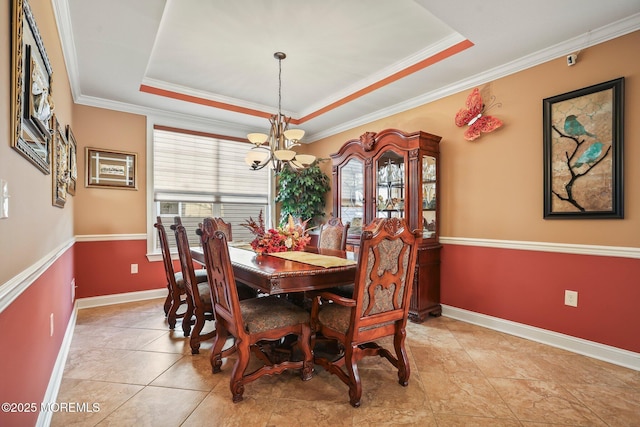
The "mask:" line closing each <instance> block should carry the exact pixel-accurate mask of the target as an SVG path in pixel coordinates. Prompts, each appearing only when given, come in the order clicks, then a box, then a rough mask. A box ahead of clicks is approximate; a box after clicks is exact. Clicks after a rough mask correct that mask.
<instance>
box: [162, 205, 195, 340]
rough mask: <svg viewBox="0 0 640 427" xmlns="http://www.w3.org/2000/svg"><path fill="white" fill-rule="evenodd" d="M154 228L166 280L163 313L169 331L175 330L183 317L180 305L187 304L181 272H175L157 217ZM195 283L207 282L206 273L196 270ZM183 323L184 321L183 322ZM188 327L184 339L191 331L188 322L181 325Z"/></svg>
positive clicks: (164, 232)
mask: <svg viewBox="0 0 640 427" xmlns="http://www.w3.org/2000/svg"><path fill="white" fill-rule="evenodd" d="M156 221H157V222H156V223H155V224H154V227H155V228H156V229H157V230H158V243H159V245H160V251H161V253H162V261H163V263H164V271H165V276H166V280H167V288H168V293H167V298H166V299H165V301H164V313H165V316H166V317H167V322H168V323H169V329H175V327H176V322H177V319H179V318H182V317H184V313H180V314H178V310H179V308H180V306H181V305H183V304H187V296H188V295H187V290H186V289H185V287H184V279H183V277H182V272H181V271H175V269H174V265H173V260H172V259H171V250H170V249H169V241H168V240H167V232H166V229H165V228H164V224H162V218H161V217H159V216H158V217H157V219H156ZM195 275H196V281H198V282H205V281H206V280H207V272H206V271H204V270H196V272H195ZM183 322H184V320H183ZM185 326H188V330H186V331H185V337H186V336H189V331H190V330H191V326H190V322H184V323H183V330H184V329H185V328H184V327H185Z"/></svg>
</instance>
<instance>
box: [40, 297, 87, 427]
mask: <svg viewBox="0 0 640 427" xmlns="http://www.w3.org/2000/svg"><path fill="white" fill-rule="evenodd" d="M77 313H78V310H77V303H76V305H75V306H74V307H73V311H72V312H71V317H70V318H69V323H68V324H67V329H66V330H65V332H64V338H63V339H62V345H61V346H60V350H59V351H58V357H57V358H56V363H55V365H54V366H53V371H52V372H51V377H50V378H49V385H48V386H47V390H46V392H45V393H44V397H43V398H42V403H55V402H56V400H57V397H58V391H60V384H61V383H62V375H63V373H64V365H65V364H66V363H67V356H68V355H69V348H70V347H71V339H72V338H73V331H74V329H75V327H76V319H77V317H78V316H77ZM51 417H53V412H51V411H44V412H42V411H40V414H39V415H38V420H37V422H36V426H38V427H39V426H43V427H45V426H48V425H50V424H51Z"/></svg>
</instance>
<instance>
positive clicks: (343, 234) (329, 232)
mask: <svg viewBox="0 0 640 427" xmlns="http://www.w3.org/2000/svg"><path fill="white" fill-rule="evenodd" d="M350 226H351V223H349V222H347V223H346V224H342V219H340V218H335V217H332V218H329V220H328V221H327V222H326V223H324V224H322V226H321V227H320V234H319V236H318V247H319V248H326V249H337V250H341V251H344V250H346V248H347V233H348V232H349V227H350ZM326 292H331V293H334V294H337V295H340V296H343V297H346V298H351V297H352V296H353V284H349V285H341V286H336V287H333V288H329V289H327V290H326Z"/></svg>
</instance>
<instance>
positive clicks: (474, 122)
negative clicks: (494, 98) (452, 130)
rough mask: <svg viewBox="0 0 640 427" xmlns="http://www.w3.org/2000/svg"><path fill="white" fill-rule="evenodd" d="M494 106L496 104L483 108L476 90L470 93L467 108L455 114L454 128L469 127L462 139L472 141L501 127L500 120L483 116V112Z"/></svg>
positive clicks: (483, 105) (478, 92) (480, 97)
mask: <svg viewBox="0 0 640 427" xmlns="http://www.w3.org/2000/svg"><path fill="white" fill-rule="evenodd" d="M494 105H497V104H491V105H489V106H488V107H487V106H485V104H484V103H483V102H482V96H480V91H479V90H478V88H475V89H474V90H472V91H471V93H470V94H469V96H468V97H467V108H461V109H460V111H458V113H457V114H456V126H458V127H462V126H466V125H468V126H469V127H468V128H467V130H466V131H465V132H464V139H466V140H467V141H473V140H475V139H476V138H478V137H479V136H480V134H481V133H488V132H492V131H494V130H496V129H498V128H499V127H500V126H502V120H500V119H498V118H496V117H492V116H487V115H484V112H485V111H486V110H488V109H489V108H490V107H493V106H494Z"/></svg>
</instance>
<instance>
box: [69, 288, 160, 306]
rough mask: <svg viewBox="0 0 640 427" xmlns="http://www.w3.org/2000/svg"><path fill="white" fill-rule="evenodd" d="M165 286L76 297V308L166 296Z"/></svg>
mask: <svg viewBox="0 0 640 427" xmlns="http://www.w3.org/2000/svg"><path fill="white" fill-rule="evenodd" d="M167 292H168V290H167V288H161V289H151V290H148V291H137V292H126V293H123V294H113V295H102V296H98V297H88V298H78V299H77V300H76V304H77V307H78V309H81V308H91V307H100V306H103V305H111V304H122V303H125V302H134V301H143V300H147V299H154V298H166V296H167Z"/></svg>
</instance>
